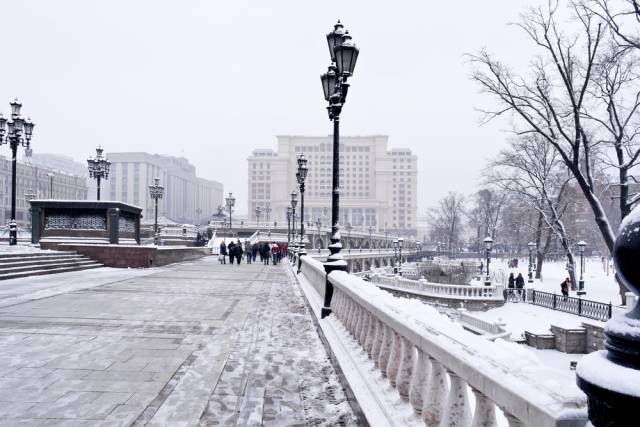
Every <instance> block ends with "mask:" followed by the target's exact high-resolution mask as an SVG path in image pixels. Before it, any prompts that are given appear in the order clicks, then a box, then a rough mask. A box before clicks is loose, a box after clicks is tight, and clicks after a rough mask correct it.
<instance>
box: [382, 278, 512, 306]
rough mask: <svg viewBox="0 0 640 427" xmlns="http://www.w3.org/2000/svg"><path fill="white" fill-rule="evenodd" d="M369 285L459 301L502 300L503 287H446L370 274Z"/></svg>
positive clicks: (424, 281)
mask: <svg viewBox="0 0 640 427" xmlns="http://www.w3.org/2000/svg"><path fill="white" fill-rule="evenodd" d="M370 279H371V283H375V284H377V285H380V286H382V287H386V288H394V289H398V290H402V291H411V292H414V293H418V294H422V295H425V296H429V297H433V298H437V297H441V298H448V299H461V300H470V299H472V300H496V301H498V300H504V295H503V291H504V286H503V285H500V284H498V285H491V286H469V285H448V284H443V283H431V282H427V281H426V280H424V279H419V280H411V279H406V278H403V277H399V276H383V275H380V274H375V273H374V274H372V275H371V277H370Z"/></svg>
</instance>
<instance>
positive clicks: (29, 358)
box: [0, 257, 358, 426]
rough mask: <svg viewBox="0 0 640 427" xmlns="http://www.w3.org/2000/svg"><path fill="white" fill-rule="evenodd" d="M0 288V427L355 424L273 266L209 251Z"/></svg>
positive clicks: (289, 281)
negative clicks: (163, 263)
mask: <svg viewBox="0 0 640 427" xmlns="http://www.w3.org/2000/svg"><path fill="white" fill-rule="evenodd" d="M92 274H97V275H98V276H97V277H98V280H94V278H93V276H92ZM65 275H66V276H65ZM0 295H5V296H6V298H5V299H4V300H2V303H1V304H0V426H3V425H11V426H13V425H33V426H40V425H47V426H49V425H63V426H76V425H77V426H128V425H149V426H166V425H172V426H173V425H175V426H209V425H225V426H235V425H242V426H245V425H247V426H248V425H273V426H276V425H277V426H283V425H336V424H340V425H357V421H358V420H357V419H356V418H355V417H354V415H353V413H352V411H351V408H350V407H349V405H348V403H347V399H346V397H345V395H344V392H343V390H342V387H341V385H340V383H339V382H338V377H337V375H336V373H335V371H334V370H333V367H332V366H331V363H330V362H329V360H328V356H327V354H326V352H325V350H324V347H323V346H322V344H321V342H320V340H319V338H318V335H317V332H316V330H315V326H314V324H313V321H312V318H311V317H310V314H309V312H308V311H307V308H306V306H305V304H304V300H303V298H302V295H301V292H300V289H299V288H298V285H297V283H296V281H295V280H294V278H293V277H292V273H291V271H290V270H289V269H288V268H287V267H286V266H285V265H278V266H272V265H269V266H265V265H263V264H260V263H254V264H251V265H246V264H241V265H240V266H237V265H233V266H231V265H228V264H227V265H220V264H219V263H218V262H217V259H216V258H214V257H209V258H203V259H201V260H197V261H193V262H187V263H182V264H175V265H173V266H168V267H163V268H161V269H150V270H147V271H145V272H144V273H141V272H140V271H137V270H132V271H131V272H130V274H127V272H126V271H118V272H114V271H113V270H100V272H98V273H92V272H91V271H87V272H82V274H79V273H78V272H75V273H62V274H59V275H56V280H55V281H54V282H52V283H51V285H50V286H49V287H48V286H47V283H46V281H44V280H43V279H42V278H37V279H34V281H33V283H30V282H29V280H28V278H27V279H16V280H7V281H5V282H3V284H2V287H1V288H0ZM0 300H1V298H0Z"/></svg>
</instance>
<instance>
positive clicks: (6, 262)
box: [0, 251, 103, 280]
mask: <svg viewBox="0 0 640 427" xmlns="http://www.w3.org/2000/svg"><path fill="white" fill-rule="evenodd" d="M98 267H103V265H102V264H100V263H99V262H96V261H94V260H92V259H90V258H88V257H86V256H84V255H79V254H77V253H75V252H55V251H46V252H44V251H43V252H42V253H40V252H27V253H6V254H3V253H0V280H7V279H17V278H20V277H28V276H40V275H43V274H55V273H66V272H69V271H79V270H89V269H92V268H98Z"/></svg>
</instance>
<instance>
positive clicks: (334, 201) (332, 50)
mask: <svg viewBox="0 0 640 427" xmlns="http://www.w3.org/2000/svg"><path fill="white" fill-rule="evenodd" d="M327 43H328V45H329V54H330V56H331V65H330V66H329V68H328V70H327V72H326V73H325V74H323V75H321V76H320V81H321V82H322V89H323V91H324V99H325V100H327V101H328V102H329V106H328V107H327V111H328V112H329V120H333V159H332V160H333V162H332V163H333V177H332V187H333V190H332V193H331V245H329V251H330V252H331V254H330V255H329V257H328V258H327V262H326V263H325V265H324V269H325V271H326V272H327V279H326V281H325V293H324V305H323V307H322V313H321V317H322V318H324V317H326V316H328V315H329V314H331V298H332V297H333V285H332V284H331V282H330V281H329V273H331V272H332V271H334V270H341V271H346V270H347V263H346V262H345V260H344V258H343V257H342V255H341V254H340V250H341V249H342V245H341V243H340V225H339V220H340V113H341V112H342V106H343V105H344V103H345V102H346V99H347V92H348V90H349V84H348V83H347V79H348V78H349V77H351V76H352V75H353V70H354V68H355V66H356V60H357V59H358V54H359V52H360V51H359V49H358V48H357V47H356V46H355V44H353V42H352V41H351V36H350V35H349V32H348V31H344V26H343V25H342V24H341V23H340V21H338V23H337V24H336V25H335V26H334V29H333V31H332V32H330V33H329V34H327ZM334 64H335V65H334Z"/></svg>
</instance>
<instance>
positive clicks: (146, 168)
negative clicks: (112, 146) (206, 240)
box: [102, 152, 223, 222]
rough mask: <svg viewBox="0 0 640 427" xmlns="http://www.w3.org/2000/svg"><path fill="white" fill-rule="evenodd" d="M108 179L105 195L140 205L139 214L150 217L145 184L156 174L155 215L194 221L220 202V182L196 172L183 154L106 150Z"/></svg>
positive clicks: (105, 183) (151, 202) (212, 210)
mask: <svg viewBox="0 0 640 427" xmlns="http://www.w3.org/2000/svg"><path fill="white" fill-rule="evenodd" d="M106 156H107V159H109V161H110V162H111V169H110V172H109V179H108V180H106V181H103V182H104V184H103V185H104V190H103V191H102V193H103V194H104V195H105V196H104V198H105V199H109V200H119V201H122V202H124V203H128V204H132V205H135V206H139V207H141V208H142V213H143V216H144V217H145V218H147V219H150V218H153V216H154V209H155V204H154V202H153V200H152V199H151V197H150V196H149V185H150V184H153V182H154V179H155V178H156V177H158V178H160V184H161V185H163V186H164V196H163V198H162V200H160V201H159V202H158V215H163V216H166V217H168V218H171V219H173V220H175V221H178V222H198V221H200V220H203V219H205V218H209V217H210V216H211V215H212V214H213V213H215V212H216V208H217V206H218V205H222V204H223V202H222V198H223V195H222V193H223V188H222V183H220V182H217V181H209V180H206V179H203V178H198V177H197V176H196V168H195V166H193V165H192V164H191V163H189V161H188V160H187V159H185V158H184V157H171V156H161V155H159V154H149V153H141V152H130V153H108V154H107V155H106Z"/></svg>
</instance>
